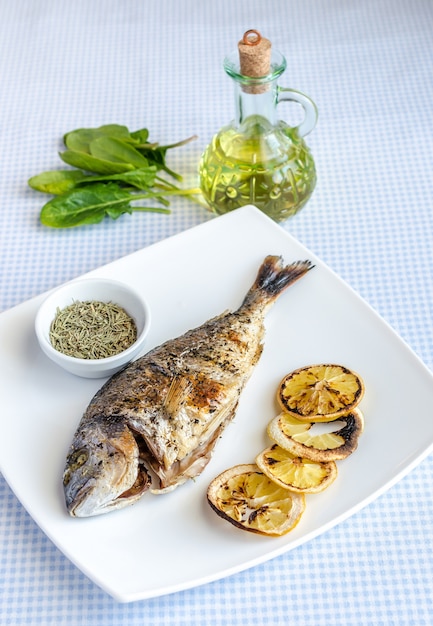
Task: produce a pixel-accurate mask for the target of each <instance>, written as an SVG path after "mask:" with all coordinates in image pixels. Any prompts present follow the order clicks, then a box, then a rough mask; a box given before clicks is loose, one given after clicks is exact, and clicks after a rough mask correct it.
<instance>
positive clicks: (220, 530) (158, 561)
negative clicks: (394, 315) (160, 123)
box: [0, 207, 433, 602]
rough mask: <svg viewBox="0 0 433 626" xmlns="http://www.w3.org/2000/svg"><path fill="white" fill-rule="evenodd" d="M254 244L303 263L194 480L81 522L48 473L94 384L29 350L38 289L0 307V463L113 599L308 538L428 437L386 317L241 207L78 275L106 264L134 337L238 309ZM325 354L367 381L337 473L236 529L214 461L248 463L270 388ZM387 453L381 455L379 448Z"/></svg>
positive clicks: (189, 579)
mask: <svg viewBox="0 0 433 626" xmlns="http://www.w3.org/2000/svg"><path fill="white" fill-rule="evenodd" d="M268 254H277V255H282V256H283V257H284V260H285V261H286V262H287V263H289V262H291V261H294V260H297V259H306V258H309V259H311V260H312V261H313V262H314V263H315V265H316V267H315V268H314V269H313V270H312V271H311V272H309V273H308V274H307V275H306V276H305V277H304V278H302V279H301V280H300V281H298V282H297V283H296V284H295V285H293V286H291V287H290V288H289V289H288V291H286V292H285V293H284V294H283V295H282V296H281V297H280V298H279V299H278V301H277V302H276V304H275V306H274V307H273V309H272V310H271V311H270V313H269V314H268V317H267V320H266V328H267V332H266V339H265V348H264V351H263V355H262V358H261V360H260V362H259V364H258V366H257V368H256V370H255V371H254V373H253V376H252V378H251V380H250V381H249V383H248V385H247V387H246V389H245V391H244V393H243V395H242V397H241V402H240V405H239V409H238V412H237V415H236V417H235V419H234V421H233V422H232V424H230V425H229V426H228V427H227V429H226V430H225V432H224V435H223V437H222V439H221V440H220V441H219V442H218V444H217V447H216V449H215V453H214V456H213V458H212V460H211V462H210V463H209V465H208V466H207V468H206V469H205V471H204V472H203V474H202V475H201V476H200V477H199V478H198V479H196V481H195V482H192V481H191V482H189V483H188V484H185V485H183V486H181V487H179V488H178V489H177V490H175V491H174V492H172V493H169V494H165V495H159V496H155V495H152V494H150V493H147V494H145V495H144V496H143V498H142V499H141V500H140V501H139V502H138V503H137V504H135V505H133V506H131V507H129V508H127V509H123V510H120V511H115V512H112V513H108V514H106V515H103V516H98V517H94V518H88V519H74V518H71V517H69V515H68V514H67V512H66V509H65V505H64V500H63V488H62V472H63V466H64V461H65V456H66V452H67V449H68V447H69V445H70V443H71V440H72V437H73V435H74V432H75V429H76V427H77V425H78V422H79V420H80V418H81V415H82V413H83V411H84V410H85V408H86V406H87V404H88V403H89V401H90V400H91V398H92V396H93V394H94V393H95V392H96V391H97V390H98V389H99V387H100V386H101V385H102V383H103V381H101V380H99V381H98V380H85V379H81V378H77V377H75V376H73V375H72V374H68V373H67V372H65V371H64V370H62V369H60V368H58V367H57V366H56V365H54V364H53V363H52V362H50V361H49V360H48V359H47V357H46V356H45V355H44V354H43V353H42V352H41V350H40V349H39V347H38V344H37V341H36V337H35V334H34V319H35V314H36V311H37V309H38V306H39V304H40V303H41V301H42V299H43V298H44V297H45V296H44V295H41V296H39V297H37V298H34V299H32V300H30V301H28V302H25V303H23V304H21V305H19V306H17V307H15V308H13V309H11V310H9V311H6V312H5V313H3V314H1V315H0V345H1V346H2V350H1V356H0V380H1V381H2V411H1V417H0V419H1V433H2V436H1V437H0V464H1V471H2V472H3V474H4V476H5V478H6V480H7V481H8V483H9V484H10V486H11V488H12V489H13V490H14V492H15V494H16V496H17V497H18V498H19V499H20V501H21V502H22V504H23V505H24V507H25V508H26V509H27V510H28V512H29V513H30V515H31V516H32V517H33V518H34V520H35V521H36V522H37V524H39V526H40V527H41V528H42V530H43V531H44V532H45V533H46V534H47V535H48V537H50V539H51V540H52V541H53V542H54V543H55V544H56V545H57V546H58V547H59V548H60V550H62V551H63V552H64V554H65V555H66V556H67V557H68V558H69V559H70V560H71V561H72V562H73V563H75V565H76V566H77V567H79V568H80V569H81V570H82V571H83V572H84V573H85V574H86V575H87V576H88V577H89V578H91V579H92V580H93V581H94V582H95V583H96V584H97V585H99V586H100V587H101V588H102V589H104V590H105V591H106V592H108V593H109V594H111V595H112V596H113V597H115V598H116V599H117V600H119V601H122V602H129V601H134V600H140V599H144V598H151V597H155V596H159V595H163V594H167V593H171V592H175V591H179V590H183V589H187V588H190V587H194V586H196V585H200V584H203V583H206V582H210V581H213V580H216V579H219V578H222V577H224V576H228V575H230V574H233V573H235V572H238V571H241V570H243V569H246V568H248V567H251V566H254V565H256V564H258V563H261V562H264V561H266V560H268V559H271V558H273V557H275V556H277V555H279V554H282V553H283V552H286V551H288V550H291V549H293V548H295V547H296V546H298V545H300V544H302V543H304V542H306V541H308V540H310V539H312V538H314V537H316V536H317V535H318V534H320V533H322V532H324V531H325V530H327V529H328V528H330V527H331V526H333V525H335V524H337V523H339V522H341V521H342V520H344V519H346V518H347V517H348V516H349V515H351V514H353V513H354V512H355V511H357V510H359V509H360V508H361V507H363V506H365V505H366V504H367V503H369V502H370V501H372V500H373V499H374V498H376V497H377V496H378V495H380V494H381V493H383V492H384V491H385V490H386V489H387V488H389V487H390V486H391V485H392V484H394V483H395V482H396V481H397V480H399V479H400V478H401V477H402V476H403V475H405V474H406V473H407V472H409V470H411V469H412V468H413V467H414V466H415V464H416V463H418V462H419V461H420V460H421V459H422V458H424V457H425V456H426V455H427V454H428V453H429V452H430V451H431V450H432V448H433V420H432V419H431V406H432V404H433V377H432V375H431V374H430V372H429V371H428V370H427V369H426V367H425V366H424V365H423V364H422V363H421V361H420V360H419V359H418V358H417V357H416V356H415V355H414V354H413V352H412V351H411V350H410V349H409V348H408V347H407V346H406V345H405V344H404V343H403V342H402V341H401V340H400V339H399V338H398V336H397V335H396V334H395V333H394V332H393V330H391V329H390V327H389V326H388V325H387V324H386V323H385V322H384V321H383V320H382V319H381V318H380V317H378V315H377V314H376V313H375V312H374V311H372V309H371V308H370V307H369V306H368V305H367V304H366V303H365V302H363V301H362V300H361V299H360V298H359V297H358V296H357V295H356V294H355V293H354V292H353V291H352V290H351V289H350V288H349V287H348V286H347V285H346V284H345V283H344V282H342V281H341V280H340V279H339V278H338V277H337V276H336V275H335V274H334V273H333V272H331V271H330V269H329V268H327V267H326V266H325V265H324V264H323V263H322V262H321V261H320V260H319V259H317V258H316V257H315V256H314V255H313V254H311V253H310V252H309V251H308V250H307V249H305V248H304V247H303V246H302V245H301V244H300V243H298V242H297V241H296V240H295V239H293V238H292V237H291V236H290V235H288V234H287V232H285V231H284V230H283V229H282V228H280V227H279V226H278V225H276V224H275V223H274V222H272V221H271V220H270V219H268V218H267V217H266V216H264V215H263V214H262V213H261V212H260V211H258V210H257V209H255V208H254V207H245V208H243V209H238V210H237V211H235V212H233V213H230V214H228V215H225V216H223V217H218V218H215V219H212V220H210V221H209V222H207V223H205V224H202V225H201V226H198V227H196V228H193V229H191V230H188V231H186V232H184V233H181V234H180V235H177V236H175V237H172V238H170V239H167V240H165V241H162V242H160V243H158V244H156V245H153V246H151V247H148V248H145V249H143V250H140V251H138V252H136V253H134V254H132V255H130V256H127V257H124V258H122V259H120V260H118V261H116V262H114V263H111V264H110V265H107V266H104V267H102V268H100V269H98V270H96V271H94V272H90V273H89V274H87V276H103V277H112V278H114V279H118V280H123V281H124V282H126V283H129V284H130V285H132V286H133V287H135V288H136V289H137V290H140V291H142V292H143V294H144V295H145V297H146V299H147V300H148V302H149V304H150V306H151V309H152V320H153V324H152V328H151V331H150V334H149V339H148V344H147V349H150V348H152V347H154V346H156V345H159V344H160V343H162V342H163V341H165V340H166V339H170V338H172V337H175V336H177V335H179V334H182V333H183V332H185V331H186V330H188V329H189V328H192V327H194V326H198V325H200V324H202V323H203V322H204V321H206V320H207V319H209V318H210V317H212V316H214V315H217V314H219V313H221V312H223V311H224V310H226V309H229V308H236V307H237V306H238V305H239V304H240V303H241V301H242V299H243V296H244V295H245V293H246V291H247V289H248V288H249V287H250V285H251V283H252V282H253V280H254V278H255V275H256V272H257V269H258V267H259V265H260V263H261V262H262V260H263V258H264V257H265V256H266V255H268ZM326 361H327V362H335V363H340V364H343V365H346V366H348V367H350V368H353V369H354V370H356V371H357V372H358V373H359V374H360V375H361V376H362V377H363V379H364V382H365V386H366V393H365V396H364V399H363V400H362V404H361V408H362V410H363V413H364V417H365V431H364V434H363V435H362V437H361V439H360V443H359V447H358V449H357V450H356V452H355V453H354V454H353V455H352V456H350V457H349V458H348V459H346V460H344V461H340V462H339V464H338V468H339V474H338V477H337V480H336V481H335V482H334V483H333V484H332V485H331V486H330V487H329V488H328V489H327V490H326V491H324V492H322V493H320V494H314V495H310V496H307V507H306V511H305V513H304V515H303V517H302V519H301V521H300V523H299V524H298V526H297V527H296V528H295V529H294V530H293V531H292V532H291V533H289V534H288V535H285V536H283V537H281V538H269V537H262V536H259V535H255V534H251V533H247V532H243V531H241V530H239V529H237V528H235V527H234V526H232V525H231V524H228V523H227V522H225V521H223V520H222V519H220V518H219V517H218V516H217V515H216V514H215V513H214V512H213V511H212V510H211V509H210V507H209V505H208V504H207V501H206V489H207V486H208V484H209V482H210V481H211V479H212V478H213V477H214V476H216V475H217V474H218V473H219V472H221V471H223V470H224V469H227V468H228V467H231V466H232V465H236V464H238V463H250V462H253V461H254V459H255V457H256V455H257V454H258V453H259V452H260V451H261V450H262V449H263V448H264V447H266V446H267V445H269V441H268V439H267V435H266V425H267V423H268V422H269V420H270V419H271V418H272V417H274V416H275V415H276V414H277V413H278V407H277V404H276V400H275V392H276V389H277V385H278V383H279V381H280V380H281V378H282V377H283V376H284V375H285V374H286V373H288V372H290V371H291V370H293V369H295V368H297V367H300V366H303V365H309V364H312V363H319V362H326ZM385 451H386V453H385Z"/></svg>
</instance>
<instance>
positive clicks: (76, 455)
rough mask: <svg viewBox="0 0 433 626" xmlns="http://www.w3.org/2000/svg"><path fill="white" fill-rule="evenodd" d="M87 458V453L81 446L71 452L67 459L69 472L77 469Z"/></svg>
mask: <svg viewBox="0 0 433 626" xmlns="http://www.w3.org/2000/svg"><path fill="white" fill-rule="evenodd" d="M88 458H89V453H88V451H87V450H86V449H85V448H82V449H81V450H75V452H73V453H72V454H71V455H70V457H69V459H68V466H69V469H70V470H71V472H73V471H75V470H77V469H79V468H80V467H81V466H82V465H84V463H86V461H87V459H88Z"/></svg>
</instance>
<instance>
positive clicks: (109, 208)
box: [28, 124, 201, 228]
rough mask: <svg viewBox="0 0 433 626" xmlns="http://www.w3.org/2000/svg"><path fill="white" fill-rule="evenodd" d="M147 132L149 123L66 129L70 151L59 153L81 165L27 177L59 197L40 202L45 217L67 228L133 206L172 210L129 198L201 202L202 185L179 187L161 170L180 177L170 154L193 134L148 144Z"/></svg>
mask: <svg viewBox="0 0 433 626" xmlns="http://www.w3.org/2000/svg"><path fill="white" fill-rule="evenodd" d="M148 137H149V131H148V130H147V129H146V128H143V129H141V130H137V131H134V132H132V133H130V132H129V130H128V129H127V128H126V126H121V125H118V124H107V125H105V126H100V127H99V128H80V129H77V130H74V131H71V132H70V133H67V134H66V135H65V136H64V138H63V140H64V144H65V147H66V150H64V151H63V152H61V153H60V158H61V159H62V161H64V162H65V163H67V164H68V165H71V166H72V167H74V168H77V169H73V170H52V171H48V172H43V173H42V174H38V175H37V176H33V177H32V178H30V179H29V181H28V184H29V186H30V187H32V189H35V190H36V191H42V192H44V193H49V194H52V195H54V196H56V197H55V198H53V199H52V200H50V201H49V202H47V203H46V204H45V205H44V206H43V207H42V210H41V215H40V218H41V222H42V223H43V224H44V225H45V226H51V227H53V228H69V227H72V226H81V225H84V224H96V223H98V222H100V221H101V220H102V219H103V218H104V217H105V216H107V217H111V218H113V219H117V218H118V217H119V216H120V215H122V214H123V213H132V212H133V211H152V212H158V213H170V211H169V210H167V209H166V208H161V207H160V206H156V207H155V206H153V205H150V204H145V205H140V206H137V205H136V204H131V203H132V202H135V201H136V200H140V201H145V200H151V201H152V202H153V203H156V204H157V205H162V206H163V207H167V206H169V204H170V201H169V199H168V198H169V197H170V196H173V195H176V196H187V197H189V198H190V199H191V200H193V201H195V202H199V203H200V201H199V199H198V198H197V197H196V196H200V195H201V191H200V189H199V188H193V189H181V188H179V187H177V186H176V185H173V184H172V183H171V182H169V181H168V180H166V179H165V178H163V177H162V176H161V175H159V174H158V173H159V172H161V173H163V174H164V175H167V176H170V177H171V178H174V179H175V180H176V181H182V177H181V175H180V174H178V173H177V172H174V171H173V170H172V169H170V168H169V167H168V166H167V163H166V153H167V151H168V150H169V149H172V148H176V147H179V146H182V145H184V144H185V143H188V142H189V141H191V140H192V139H195V137H190V138H188V139H186V140H184V141H180V142H178V143H174V144H170V145H166V146H160V145H159V144H157V143H150V142H149V141H148ZM139 191H141V192H144V193H138V192H139Z"/></svg>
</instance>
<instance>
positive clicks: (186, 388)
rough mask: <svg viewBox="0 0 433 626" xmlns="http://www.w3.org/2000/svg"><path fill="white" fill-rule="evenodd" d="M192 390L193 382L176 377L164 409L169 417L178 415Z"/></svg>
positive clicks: (183, 377) (169, 390)
mask: <svg viewBox="0 0 433 626" xmlns="http://www.w3.org/2000/svg"><path fill="white" fill-rule="evenodd" d="M191 389H192V381H191V380H190V379H189V378H186V377H185V376H175V377H174V378H173V380H172V381H171V384H170V387H169V389H168V392H167V395H166V397H165V400H164V409H165V411H166V412H167V413H168V414H169V415H176V414H177V413H178V412H179V409H180V407H181V406H182V405H183V403H184V402H185V400H186V398H187V397H188V395H189V393H190V391H191Z"/></svg>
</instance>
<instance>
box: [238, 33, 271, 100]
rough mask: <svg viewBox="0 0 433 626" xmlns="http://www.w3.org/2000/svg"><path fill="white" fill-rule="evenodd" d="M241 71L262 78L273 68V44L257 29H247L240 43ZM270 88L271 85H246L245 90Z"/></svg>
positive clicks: (265, 89) (248, 91) (254, 91)
mask: <svg viewBox="0 0 433 626" xmlns="http://www.w3.org/2000/svg"><path fill="white" fill-rule="evenodd" d="M238 49H239V60H240V71H241V74H242V75H243V76H248V77H250V78H262V77H263V76H267V75H268V74H269V73H270V70H271V52H272V44H271V42H270V41H269V39H265V38H264V37H262V36H261V34H260V33H259V32H258V31H257V30H247V31H246V32H245V33H244V36H243V38H242V39H241V41H240V42H239V43H238ZM268 89H269V85H268V84H266V83H264V84H257V85H254V84H253V85H244V86H243V90H244V91H246V92H247V93H263V92H265V91H267V90H268Z"/></svg>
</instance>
